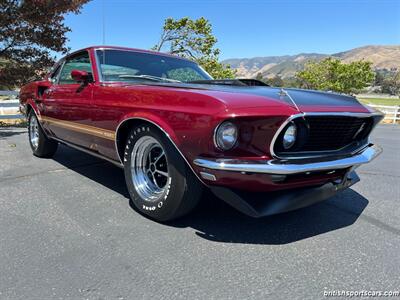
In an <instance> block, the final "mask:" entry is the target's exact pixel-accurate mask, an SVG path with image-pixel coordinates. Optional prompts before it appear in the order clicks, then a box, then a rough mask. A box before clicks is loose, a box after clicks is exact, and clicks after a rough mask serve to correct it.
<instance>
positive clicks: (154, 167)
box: [150, 164, 156, 172]
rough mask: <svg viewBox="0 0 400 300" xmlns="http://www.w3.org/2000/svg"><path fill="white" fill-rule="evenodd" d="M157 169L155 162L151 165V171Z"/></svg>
mask: <svg viewBox="0 0 400 300" xmlns="http://www.w3.org/2000/svg"><path fill="white" fill-rule="evenodd" d="M155 170H156V166H155V165H154V164H151V165H150V171H151V172H154V171H155Z"/></svg>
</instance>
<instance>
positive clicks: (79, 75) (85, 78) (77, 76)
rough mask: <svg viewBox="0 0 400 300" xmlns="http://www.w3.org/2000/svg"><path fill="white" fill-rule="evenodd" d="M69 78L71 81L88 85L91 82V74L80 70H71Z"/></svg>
mask: <svg viewBox="0 0 400 300" xmlns="http://www.w3.org/2000/svg"><path fill="white" fill-rule="evenodd" d="M71 77H72V79H73V80H75V81H76V82H80V83H88V82H91V81H92V80H93V79H92V74H90V73H88V72H86V71H82V70H72V71H71Z"/></svg>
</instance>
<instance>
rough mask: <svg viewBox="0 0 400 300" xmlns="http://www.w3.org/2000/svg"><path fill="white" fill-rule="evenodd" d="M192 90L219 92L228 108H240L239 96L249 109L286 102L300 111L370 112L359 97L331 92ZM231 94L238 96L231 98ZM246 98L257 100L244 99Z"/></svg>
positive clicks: (240, 88)
mask: <svg viewBox="0 0 400 300" xmlns="http://www.w3.org/2000/svg"><path fill="white" fill-rule="evenodd" d="M193 88H200V89H204V90H205V91H207V93H209V94H213V93H216V94H215V96H217V97H218V98H220V99H221V100H222V101H224V102H226V104H227V105H228V106H229V105H233V106H238V105H240V104H239V103H237V101H235V100H234V99H233V98H235V99H236V98H237V95H240V96H241V97H240V99H241V102H242V105H246V106H252V103H253V104H254V106H262V105H263V103H265V102H266V101H269V104H268V105H270V106H271V105H273V103H277V102H279V103H281V104H283V103H285V104H287V105H289V106H293V107H294V108H295V109H297V110H298V111H299V112H318V111H320V112H326V111H334V112H336V111H340V112H342V111H349V112H369V110H368V109H367V108H366V107H365V106H364V105H362V104H361V103H359V102H358V100H357V99H356V98H354V97H351V96H346V95H342V94H337V93H331V92H321V91H314V90H304V89H286V88H285V89H282V88H276V87H266V86H224V85H197V87H193ZM232 94H233V95H235V97H232V96H233V95H232ZM245 96H254V97H247V98H246V99H244V98H245ZM265 105H267V104H265Z"/></svg>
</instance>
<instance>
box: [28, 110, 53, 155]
mask: <svg viewBox="0 0 400 300" xmlns="http://www.w3.org/2000/svg"><path fill="white" fill-rule="evenodd" d="M28 136H29V144H30V146H31V148H32V152H33V154H34V155H36V156H38V157H52V156H53V155H54V153H55V152H56V151H57V147H58V142H56V141H54V140H51V139H49V138H48V137H47V136H46V135H45V134H44V132H43V130H42V127H41V126H40V124H39V121H38V119H37V117H36V114H35V113H34V112H33V111H31V112H30V113H29V115H28Z"/></svg>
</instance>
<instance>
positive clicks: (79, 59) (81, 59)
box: [59, 51, 92, 84]
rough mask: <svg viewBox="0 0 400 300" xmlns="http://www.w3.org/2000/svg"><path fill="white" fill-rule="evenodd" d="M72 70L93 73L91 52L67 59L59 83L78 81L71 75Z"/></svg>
mask: <svg viewBox="0 0 400 300" xmlns="http://www.w3.org/2000/svg"><path fill="white" fill-rule="evenodd" d="M72 70H81V71H86V72H88V73H92V66H91V64H90V58H89V53H88V52H87V51H85V52H84V53H79V54H77V55H74V56H72V57H70V58H68V59H67V61H66V62H65V64H64V66H63V68H62V70H61V73H60V79H59V84H73V83H76V81H74V80H73V79H72V77H71V71H72Z"/></svg>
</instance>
